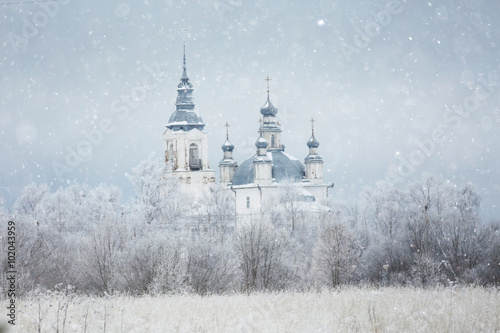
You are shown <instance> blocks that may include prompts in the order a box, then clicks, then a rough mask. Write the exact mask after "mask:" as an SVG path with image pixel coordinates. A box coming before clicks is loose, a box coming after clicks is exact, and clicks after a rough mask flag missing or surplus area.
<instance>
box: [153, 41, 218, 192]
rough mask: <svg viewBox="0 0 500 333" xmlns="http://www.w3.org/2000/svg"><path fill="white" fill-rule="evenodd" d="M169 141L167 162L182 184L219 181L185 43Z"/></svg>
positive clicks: (197, 186)
mask: <svg viewBox="0 0 500 333" xmlns="http://www.w3.org/2000/svg"><path fill="white" fill-rule="evenodd" d="M166 127H167V130H166V131H165V133H163V139H164V141H165V163H168V164H169V165H170V166H171V168H172V173H173V174H174V175H175V176H177V177H179V179H180V180H181V183H183V184H186V185H192V186H191V187H192V188H193V189H195V190H199V189H200V187H204V186H205V185H207V184H211V183H215V171H214V170H211V169H210V166H209V164H208V135H207V133H206V132H205V131H204V128H205V123H204V122H203V119H202V118H201V117H200V115H199V114H198V112H197V111H196V110H195V104H194V97H193V85H192V84H191V82H190V80H189V77H188V74H187V66H186V46H185V45H184V52H183V65H182V76H181V80H180V83H179V84H178V85H177V99H176V102H175V111H174V112H173V113H172V115H171V116H170V119H169V121H168V124H167V126H166Z"/></svg>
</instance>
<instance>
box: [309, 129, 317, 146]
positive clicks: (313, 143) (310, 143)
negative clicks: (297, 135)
mask: <svg viewBox="0 0 500 333" xmlns="http://www.w3.org/2000/svg"><path fill="white" fill-rule="evenodd" d="M307 146H308V147H309V148H318V147H319V141H318V140H316V138H315V137H314V132H313V133H312V135H311V138H310V139H309V140H308V141H307Z"/></svg>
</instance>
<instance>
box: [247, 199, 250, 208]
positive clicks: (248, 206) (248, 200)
mask: <svg viewBox="0 0 500 333" xmlns="http://www.w3.org/2000/svg"><path fill="white" fill-rule="evenodd" d="M247 208H250V197H247Z"/></svg>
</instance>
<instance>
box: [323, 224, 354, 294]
mask: <svg viewBox="0 0 500 333" xmlns="http://www.w3.org/2000/svg"><path fill="white" fill-rule="evenodd" d="M360 255H361V246H360V244H359V242H358V239H357V237H356V235H355V234H354V233H353V232H352V231H350V230H349V229H348V228H347V227H346V226H344V225H342V224H335V225H332V226H330V227H328V228H327V229H325V230H324V231H323V232H322V233H321V235H320V237H319V240H318V242H317V245H316V248H315V250H314V259H313V276H314V278H315V280H317V282H319V283H320V284H324V285H327V286H329V287H331V288H335V287H338V286H340V285H343V284H350V283H353V282H355V272H356V271H359V267H358V265H359V258H360Z"/></svg>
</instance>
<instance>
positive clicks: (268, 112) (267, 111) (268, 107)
mask: <svg viewBox="0 0 500 333" xmlns="http://www.w3.org/2000/svg"><path fill="white" fill-rule="evenodd" d="M277 113H278V108H276V107H275V106H274V105H273V103H271V100H270V99H269V93H268V94H267V101H266V104H264V106H262V107H261V108H260V114H262V115H263V116H264V117H268V116H272V117H274V116H276V114H277Z"/></svg>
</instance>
